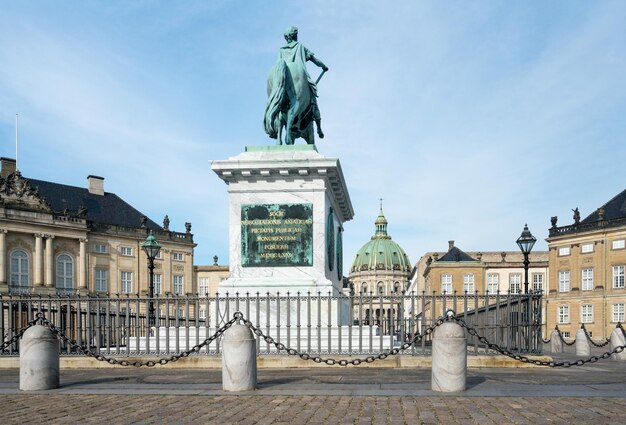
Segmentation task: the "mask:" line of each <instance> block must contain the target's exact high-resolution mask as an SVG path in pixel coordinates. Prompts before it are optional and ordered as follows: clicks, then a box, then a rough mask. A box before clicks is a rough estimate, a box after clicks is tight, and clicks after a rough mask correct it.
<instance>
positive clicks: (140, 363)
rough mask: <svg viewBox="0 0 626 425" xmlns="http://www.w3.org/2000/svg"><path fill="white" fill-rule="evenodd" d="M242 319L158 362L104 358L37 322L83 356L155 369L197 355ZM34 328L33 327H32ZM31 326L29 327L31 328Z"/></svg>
mask: <svg viewBox="0 0 626 425" xmlns="http://www.w3.org/2000/svg"><path fill="white" fill-rule="evenodd" d="M239 319H240V317H238V316H235V317H233V318H232V319H231V320H230V321H228V322H226V323H225V324H224V325H223V326H222V327H221V328H219V329H218V330H217V331H216V332H215V333H214V334H213V335H212V336H210V337H209V338H207V339H205V340H204V341H203V342H201V343H199V344H197V345H194V346H193V347H192V348H190V349H189V350H187V351H184V352H182V353H179V354H175V355H173V356H169V357H163V358H159V359H156V360H146V361H130V360H123V359H122V360H120V359H116V358H115V357H107V356H104V355H102V354H100V353H97V352H95V351H92V350H90V349H88V348H86V347H85V346H82V345H78V344H77V343H76V341H74V340H73V339H70V338H68V337H67V336H66V335H65V334H63V332H61V330H59V328H57V327H56V326H55V325H54V324H53V323H50V321H49V320H47V319H46V318H45V317H43V314H42V316H41V318H38V319H36V321H39V322H40V324H42V325H43V326H45V327H46V328H48V329H49V330H50V331H51V332H52V333H53V334H54V335H55V336H56V337H57V338H59V339H61V340H62V341H65V342H66V343H67V344H69V346H70V348H72V349H75V350H76V351H78V352H80V353H81V354H84V355H86V356H88V357H93V358H95V359H96V360H98V361H101V362H107V363H109V364H111V365H119V366H134V367H142V366H147V367H154V366H156V365H166V364H168V363H170V362H175V361H178V360H180V359H181V358H183V357H189V355H190V354H192V353H197V352H199V351H200V350H201V349H202V347H204V346H205V345H207V344H210V343H211V342H213V341H214V340H216V339H217V338H219V337H220V336H222V335H223V334H224V332H226V330H227V329H228V328H230V327H231V326H232V325H233V324H234V323H235V322H236V321H238V320H239ZM30 326H32V325H30ZM30 326H29V327H30Z"/></svg>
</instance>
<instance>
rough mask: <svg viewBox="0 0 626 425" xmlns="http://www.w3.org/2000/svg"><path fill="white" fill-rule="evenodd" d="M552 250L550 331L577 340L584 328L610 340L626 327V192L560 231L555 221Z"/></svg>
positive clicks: (549, 303)
mask: <svg viewBox="0 0 626 425" xmlns="http://www.w3.org/2000/svg"><path fill="white" fill-rule="evenodd" d="M551 221H552V227H551V228H550V231H549V237H548V239H547V241H548V248H549V253H550V260H549V261H550V281H551V282H553V283H554V284H553V285H552V286H550V287H549V290H548V292H547V299H546V302H547V324H548V328H554V326H555V325H558V326H559V328H560V329H561V331H562V332H563V333H564V334H565V336H566V337H567V336H571V337H574V336H575V334H576V331H577V330H578V329H579V328H580V326H581V325H583V324H584V325H585V327H586V329H587V330H588V331H589V333H591V335H592V336H593V337H594V339H595V338H598V339H599V338H608V337H609V336H610V334H611V332H612V331H613V329H615V326H616V325H617V324H618V323H623V322H624V306H625V305H626V288H625V286H624V274H625V273H624V270H625V268H626V190H624V191H623V192H621V193H619V194H618V195H616V196H615V197H614V198H613V199H611V200H610V201H608V202H607V203H606V204H604V205H603V206H602V207H600V208H598V209H597V210H596V211H594V212H593V213H591V214H590V215H589V216H588V217H586V218H585V219H584V220H580V213H579V212H578V208H576V209H575V210H574V223H573V224H570V225H565V226H557V217H552V220H551Z"/></svg>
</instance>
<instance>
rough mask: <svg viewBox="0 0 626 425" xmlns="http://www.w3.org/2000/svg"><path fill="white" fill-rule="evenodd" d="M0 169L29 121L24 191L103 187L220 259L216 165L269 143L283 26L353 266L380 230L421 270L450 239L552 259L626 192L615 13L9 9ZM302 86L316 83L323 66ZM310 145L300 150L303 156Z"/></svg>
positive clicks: (62, 5) (441, 8) (453, 4)
mask: <svg viewBox="0 0 626 425" xmlns="http://www.w3.org/2000/svg"><path fill="white" fill-rule="evenodd" d="M0 11H1V12H0V156H9V157H13V156H14V154H15V146H14V133H15V129H14V121H15V113H19V114H20V152H19V159H20V169H21V170H22V173H23V174H24V175H25V176H26V177H33V178H37V179H44V180H51V181H55V182H59V183H64V184H71V185H76V186H84V185H86V183H87V181H86V177H87V175H89V174H96V175H100V176H103V177H105V179H106V180H105V190H107V191H110V192H114V193H116V194H118V195H120V196H121V197H122V198H124V199H125V200H126V201H128V202H129V203H131V204H132V205H134V206H137V207H138V208H139V209H140V210H141V211H142V212H144V213H145V214H147V215H148V216H149V217H150V218H152V219H153V220H155V221H157V222H161V220H162V217H163V216H164V215H165V214H169V217H170V219H171V228H173V229H174V230H179V231H184V222H185V221H191V222H192V223H193V232H194V234H195V240H196V242H197V243H198V247H197V249H196V264H207V263H209V262H210V261H212V260H211V258H212V257H213V255H218V256H219V257H220V263H222V264H223V263H226V261H227V260H226V258H227V256H228V232H227V213H228V207H227V193H226V185H224V183H223V182H222V181H221V180H220V179H219V178H218V177H217V176H216V175H215V174H214V173H213V172H212V171H211V170H210V166H209V160H212V159H225V158H228V157H231V156H234V155H237V154H238V153H240V152H241V151H242V150H243V148H244V146H246V145H263V144H269V143H272V142H271V141H270V140H269V139H268V137H267V136H266V135H265V133H264V131H263V128H262V117H263V110H264V107H265V101H266V87H265V84H266V78H267V74H268V71H269V69H270V67H271V66H272V64H273V63H274V61H275V59H276V54H277V49H278V48H279V47H280V46H281V45H282V44H283V38H282V34H283V31H284V29H285V28H286V27H288V26H290V25H296V26H298V27H299V29H300V41H301V42H303V44H305V45H306V46H307V47H308V48H309V49H310V50H312V51H313V52H315V54H316V55H317V56H318V57H319V58H320V59H321V60H322V61H324V62H325V63H326V64H327V65H328V66H329V68H330V71H329V72H328V73H327V74H326V75H325V76H324V78H323V79H322V81H321V82H320V84H319V96H320V97H319V105H320V109H321V113H322V117H323V124H324V131H325V133H326V138H325V139H324V140H322V141H319V142H318V143H317V147H318V150H319V152H320V153H322V154H324V155H326V156H329V157H338V158H340V161H341V164H342V167H343V171H344V174H345V177H346V181H347V185H348V188H349V191H350V196H351V198H352V203H353V206H354V209H355V214H356V215H355V218H354V220H352V221H351V222H348V223H346V225H345V234H344V244H345V247H344V255H345V260H344V261H345V267H344V270H347V269H348V266H349V264H350V263H351V261H352V258H353V256H354V254H355V253H356V251H357V250H358V248H359V247H360V246H361V245H362V244H364V243H365V242H366V241H367V240H369V238H370V237H371V235H372V234H373V232H374V220H375V218H376V216H377V214H378V206H379V201H378V199H379V198H381V197H382V198H384V211H385V215H386V217H387V219H388V221H389V233H390V234H391V236H392V237H393V238H394V240H396V241H397V242H398V243H400V245H401V246H403V247H404V248H405V250H406V251H407V253H408V254H409V257H410V258H411V261H412V262H415V261H417V259H418V258H419V257H420V256H421V255H422V254H423V253H424V252H426V251H430V250H442V251H443V250H446V249H447V246H448V244H447V241H448V240H450V239H454V240H456V244H457V246H459V247H461V248H462V249H464V250H466V251H478V250H481V251H490V250H493V251H501V250H516V249H517V246H516V245H515V240H516V239H517V237H518V236H519V234H520V233H521V230H522V228H523V226H524V223H526V222H527V223H528V225H529V227H530V229H531V231H532V232H533V234H534V235H535V236H536V237H537V238H538V239H539V242H538V244H537V248H536V249H545V248H546V244H545V242H544V241H543V240H544V239H545V238H546V237H547V229H548V227H549V226H550V217H551V216H553V215H558V216H559V224H560V225H565V224H570V223H571V222H572V212H571V209H572V208H575V207H579V208H580V211H581V215H582V216H583V218H584V217H585V216H587V214H589V213H591V212H592V211H593V210H594V209H596V208H597V207H599V206H600V205H602V204H603V203H604V202H606V201H608V200H609V199H610V198H612V197H613V196H614V195H616V194H617V193H619V192H621V191H622V190H623V189H625V183H626V182H625V179H624V163H625V160H626V143H624V135H625V134H626V120H625V117H626V78H624V76H625V75H626V25H625V22H626V3H624V2H621V1H615V2H611V1H603V2H587V1H561V2H557V1H555V2H542V1H528V2H504V1H503V2H489V1H481V2H466V1H446V2H440V1H432V2H413V1H395V2H393V3H388V2H380V1H341V2H331V1H314V0H310V1H307V2H287V1H285V2H279V1H275V2H261V1H257V2H254V1H243V0H241V1H236V0H235V1H184V2H182V1H181V2H165V1H163V2H157V1H133V2H127V1H101V2H98V1H63V2H58V1H52V0H50V1H30V2H16V1H5V0H2V1H0ZM310 71H311V74H312V75H313V76H314V78H315V76H317V74H318V73H319V69H317V68H315V67H314V66H312V67H311V68H310ZM299 143H302V141H300V142H299Z"/></svg>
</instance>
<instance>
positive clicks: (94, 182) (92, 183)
mask: <svg viewBox="0 0 626 425" xmlns="http://www.w3.org/2000/svg"><path fill="white" fill-rule="evenodd" d="M87 181H88V182H89V184H88V187H87V189H88V190H89V193H92V194H94V195H100V196H103V195H104V177H99V176H87Z"/></svg>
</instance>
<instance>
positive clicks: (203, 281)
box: [198, 277, 209, 295]
mask: <svg viewBox="0 0 626 425" xmlns="http://www.w3.org/2000/svg"><path fill="white" fill-rule="evenodd" d="M198 293H199V294H200V295H207V294H208V293H209V278H208V277H201V278H200V279H198Z"/></svg>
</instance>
